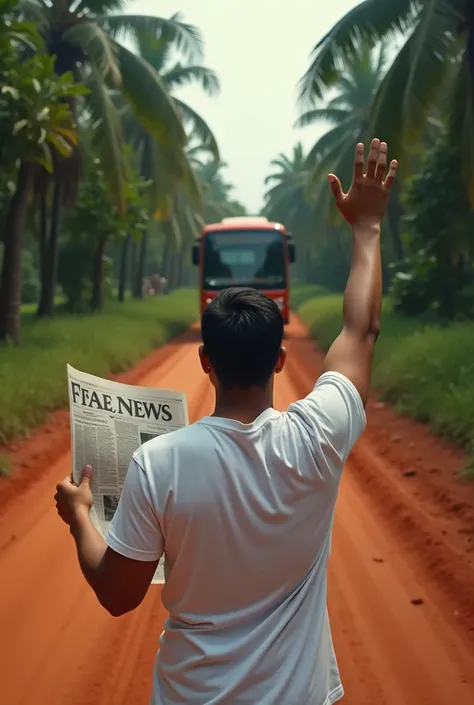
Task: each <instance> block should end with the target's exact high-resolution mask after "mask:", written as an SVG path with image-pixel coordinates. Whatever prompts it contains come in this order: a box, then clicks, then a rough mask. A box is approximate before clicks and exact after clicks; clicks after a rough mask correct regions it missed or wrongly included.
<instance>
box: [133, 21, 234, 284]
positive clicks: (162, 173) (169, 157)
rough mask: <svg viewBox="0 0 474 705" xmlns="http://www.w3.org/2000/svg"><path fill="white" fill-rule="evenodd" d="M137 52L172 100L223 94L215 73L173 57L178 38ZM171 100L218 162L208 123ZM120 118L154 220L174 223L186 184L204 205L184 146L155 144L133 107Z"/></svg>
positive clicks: (146, 44) (139, 273)
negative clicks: (183, 91) (183, 94)
mask: <svg viewBox="0 0 474 705" xmlns="http://www.w3.org/2000/svg"><path fill="white" fill-rule="evenodd" d="M177 18H178V16H177V15H173V16H172V17H171V18H170V22H174V21H177ZM138 48H139V53H140V56H141V57H142V59H143V60H144V61H146V62H147V63H148V64H149V65H150V66H151V67H152V68H153V70H154V71H155V72H156V73H157V75H159V76H160V79H161V82H162V84H163V86H164V87H165V88H166V90H167V91H168V93H169V95H170V96H172V94H173V91H174V90H175V89H176V88H177V87H181V86H184V85H186V84H190V83H195V84H198V85H200V86H201V87H202V89H203V90H204V91H205V92H206V93H207V94H208V95H209V96H213V95H216V94H217V93H218V92H219V88H220V87H219V80H218V78H217V75H216V73H215V72H214V71H213V70H211V69H209V68H207V67H205V66H202V65H200V64H194V63H189V61H186V55H184V56H183V57H182V58H181V60H180V61H176V59H175V58H174V54H175V52H176V49H177V48H178V49H179V46H178V47H177V46H176V39H175V37H170V36H168V35H166V36H163V37H162V38H161V39H160V40H159V41H155V42H150V41H149V40H148V39H147V38H142V39H140V40H139V42H138ZM183 59H184V63H183ZM172 100H173V102H174V104H175V106H176V108H177V110H178V113H179V115H180V116H181V119H182V121H183V124H184V126H185V127H186V128H187V129H188V130H190V131H191V134H192V135H193V137H194V139H195V140H197V141H198V143H199V149H200V150H204V151H206V152H210V153H211V154H212V155H213V157H214V158H216V159H217V158H218V157H219V149H218V146H217V141H216V139H215V137H214V135H213V133H212V130H211V128H210V127H209V125H208V124H207V123H206V121H205V120H203V118H202V117H201V116H200V115H199V114H198V113H197V112H196V111H194V110H193V109H192V108H191V107H190V106H189V105H188V104H187V103H185V102H184V101H182V100H179V99H178V98H176V96H172ZM120 114H121V117H122V122H123V126H124V132H125V136H126V138H127V141H128V142H129V143H130V144H131V145H132V146H133V148H134V149H135V151H136V153H137V156H138V158H139V160H140V172H141V176H142V177H143V179H145V181H147V182H148V184H149V198H150V211H151V213H152V214H153V215H154V217H155V218H156V219H158V220H161V221H166V220H168V219H169V218H171V215H172V209H173V206H174V203H175V196H176V193H177V189H178V187H179V185H181V184H184V186H185V188H186V189H187V190H188V192H189V194H190V195H191V196H193V197H194V199H195V201H196V203H197V204H199V203H200V201H201V193H200V189H199V185H198V183H197V181H196V178H195V174H194V171H193V169H192V163H191V161H190V159H189V156H188V152H187V150H186V149H184V147H183V145H182V144H179V143H178V144H171V145H164V144H163V143H162V142H159V141H157V140H156V138H155V136H154V135H153V134H151V133H150V132H149V131H147V130H146V129H144V128H143V126H142V125H140V123H139V121H138V120H137V119H136V117H135V116H134V115H133V113H132V110H131V106H129V105H125V106H123V107H122V108H121V110H120ZM148 237H149V232H146V233H144V235H143V237H142V240H141V245H140V254H139V258H138V266H137V270H136V273H135V285H134V295H135V296H136V297H140V296H141V295H142V280H143V274H144V268H145V264H146V257H147V246H148Z"/></svg>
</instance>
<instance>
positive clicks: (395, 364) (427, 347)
mask: <svg viewBox="0 0 474 705" xmlns="http://www.w3.org/2000/svg"><path fill="white" fill-rule="evenodd" d="M298 315H299V316H300V317H301V318H302V320H303V321H304V322H305V323H306V324H307V325H308V328H309V331H310V335H311V337H312V338H314V339H315V340H317V341H318V344H319V345H320V346H321V348H322V349H323V350H327V349H328V348H329V346H330V345H331V343H332V341H333V340H334V338H335V337H336V336H337V335H338V333H339V331H340V330H341V326H342V297H341V296H339V295H336V296H328V297H324V298H319V299H313V300H309V301H306V303H304V304H303V305H302V306H301V307H300V309H299V310H298ZM373 384H374V387H375V388H376V389H377V390H378V391H379V393H380V394H381V397H382V398H383V399H384V400H385V401H387V402H389V403H391V404H392V405H393V406H394V407H395V409H396V410H397V411H398V412H399V413H401V414H404V415H406V416H410V417H411V418H414V419H416V420H418V421H424V422H426V423H428V424H429V425H430V427H431V429H432V431H433V432H434V433H436V434H438V435H440V436H443V437H445V438H447V439H449V440H450V441H452V442H454V443H456V444H457V445H458V446H460V447H462V448H463V449H464V450H466V451H467V452H468V453H470V454H471V455H473V454H474V324H473V323H456V324H453V325H450V326H448V327H442V326H433V325H431V326H425V325H423V324H422V323H421V322H420V321H419V320H417V319H411V318H404V317H402V316H399V315H397V314H395V313H393V311H392V310H391V307H390V302H389V301H388V300H386V301H384V310H383V315H382V331H381V334H380V337H379V340H378V341H377V345H376V347H375V357H374V369H373ZM463 474H464V476H470V477H474V458H473V460H472V461H470V462H469V463H468V464H467V466H466V468H465V471H464V473H463Z"/></svg>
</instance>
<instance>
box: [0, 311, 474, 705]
mask: <svg viewBox="0 0 474 705" xmlns="http://www.w3.org/2000/svg"><path fill="white" fill-rule="evenodd" d="M197 340H198V332H197V330H196V329H194V330H192V331H191V332H190V333H188V334H186V335H185V336H183V337H181V338H180V339H178V340H176V341H174V342H173V343H171V344H170V345H168V346H166V347H164V348H163V349H161V350H159V351H157V352H155V353H153V354H152V355H151V356H149V357H148V358H147V359H146V360H145V361H143V362H142V363H141V364H140V365H139V366H138V367H137V368H135V369H134V370H133V371H131V372H129V373H127V374H126V375H122V376H121V377H120V379H122V380H123V381H127V382H131V383H132V382H133V383H135V384H136V383H140V384H144V385H147V386H161V387H169V388H175V389H183V390H185V391H186V393H187V395H188V404H189V411H190V417H191V420H194V419H196V418H198V417H199V416H202V415H203V414H204V413H207V412H208V411H209V410H210V409H211V407H212V400H213V397H212V391H211V389H210V388H209V385H208V381H207V378H205V377H203V375H202V374H201V373H200V370H199V365H198V361H197V354H196V347H197ZM286 345H287V348H288V352H289V360H288V365H287V369H286V371H285V372H284V373H283V374H282V375H281V376H280V377H279V378H278V381H277V387H276V396H275V404H276V406H277V407H278V408H285V407H286V406H287V405H288V403H289V402H290V401H292V400H294V399H295V398H297V397H298V396H301V395H303V394H305V393H307V392H308V391H309V390H310V388H311V386H312V384H313V382H314V379H315V377H316V375H317V373H318V369H319V367H320V362H321V357H320V355H319V354H318V353H317V351H315V350H314V347H313V346H312V344H311V343H310V342H309V341H308V339H307V337H306V331H305V329H304V327H303V326H302V324H301V323H299V322H298V321H297V320H294V321H293V323H292V324H291V326H290V327H289V328H288V333H287V340H286ZM368 413H369V426H368V430H367V431H366V433H365V435H364V436H363V438H362V439H361V441H360V442H359V443H358V445H357V447H356V448H355V449H354V452H353V454H352V456H351V458H350V460H349V462H348V464H347V467H346V470H345V475H344V479H343V483H342V489H341V494H340V498H339V501H338V506H337V513H336V522H335V528H334V541H333V552H332V557H331V561H330V569H329V611H330V616H331V622H332V628H333V635H334V641H335V645H336V651H337V653H338V658H339V663H340V667H341V672H342V677H343V681H344V685H345V689H346V698H345V700H344V702H345V703H347V705H456V704H457V703H459V705H461V704H462V705H467V703H474V589H473V586H474V509H473V508H474V487H473V486H472V485H464V484H462V483H460V482H459V481H458V480H457V474H458V470H459V468H460V466H461V464H462V462H463V457H462V455H461V454H460V453H459V452H457V451H454V450H452V449H451V448H450V447H449V446H447V445H446V444H444V443H442V442H441V441H439V440H437V439H434V438H433V437H431V436H430V435H429V434H428V433H427V431H426V429H424V428H423V427H421V426H418V425H416V424H414V423H412V422H410V421H407V420H404V419H400V418H398V417H396V416H395V415H394V414H393V413H392V412H391V411H390V409H388V408H386V407H385V406H384V405H381V404H380V403H378V402H377V401H376V400H375V399H374V400H373V401H371V403H370V404H369V409H368ZM68 433H69V429H68V415H67V412H64V411H61V412H58V413H57V414H54V415H53V416H52V418H51V420H50V422H49V423H48V424H46V425H45V426H44V427H42V428H41V429H38V431H37V432H36V433H35V434H33V435H32V437H31V438H30V439H29V440H27V441H25V442H22V443H19V444H17V446H16V447H13V448H12V447H10V449H9V450H10V451H12V452H13V462H14V468H15V473H14V477H13V478H11V479H8V480H2V481H1V483H0V575H1V576H2V577H1V588H0V634H1V635H2V636H1V639H0V702H1V703H2V705H147V703H148V698H149V695H150V687H151V675H152V669H153V662H154V658H155V653H156V649H157V643H158V636H159V633H160V631H161V629H162V625H163V620H164V618H165V613H164V611H163V608H162V607H161V603H160V588H159V586H153V587H152V588H150V590H149V593H148V596H147V598H146V600H145V602H144V604H143V605H142V606H141V607H140V608H139V609H138V610H136V611H135V612H134V613H133V614H131V615H127V616H125V617H122V618H120V619H113V618H112V617H110V616H108V615H107V614H106V613H105V612H104V611H103V610H102V609H101V608H100V606H99V605H98V604H97V603H96V601H95V597H94V596H93V594H92V593H91V591H90V589H89V588H88V587H87V585H86V584H85V582H84V581H83V579H82V576H81V575H80V572H79V569H78V567H77V563H76V557H75V552H74V546H73V544H72V540H71V538H70V536H69V534H68V532H67V530H66V529H65V527H64V525H63V524H62V523H61V522H60V521H59V519H58V518H57V516H56V514H55V509H54V503H53V499H52V497H53V494H54V487H55V484H56V483H57V481H58V480H59V479H62V477H64V476H65V475H66V474H68V472H69V471H70V456H69V453H68V445H69V435H68ZM282 705H296V704H294V703H282ZM302 705H303V704H302Z"/></svg>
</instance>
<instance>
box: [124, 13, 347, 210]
mask: <svg viewBox="0 0 474 705" xmlns="http://www.w3.org/2000/svg"><path fill="white" fill-rule="evenodd" d="M358 2H360V0H199V1H197V0H160V1H159V2H156V1H155V2H153V1H152V0H134V2H132V3H131V4H130V5H129V10H128V11H129V12H136V13H139V14H150V15H159V16H162V17H169V16H170V15H171V14H173V13H174V12H178V11H182V12H183V13H184V16H185V19H186V20H187V21H188V22H191V23H193V24H196V25H198V26H199V28H200V29H201V31H202V33H203V35H204V40H205V51H206V54H205V60H204V63H205V64H206V65H207V66H209V67H210V68H213V69H215V70H216V71H217V73H218V75H219V78H220V80H221V84H222V91H221V94H220V96H219V97H216V98H207V97H206V96H205V95H203V93H202V91H200V90H199V89H197V88H186V89H183V90H182V91H181V95H182V97H183V98H185V99H186V100H187V101H188V102H189V104H190V105H192V107H193V108H194V109H195V110H197V111H198V112H199V113H200V114H201V115H202V116H203V117H204V118H205V119H206V120H207V121H208V123H209V124H210V126H211V128H212V129H213V131H214V133H215V135H216V137H217V140H218V142H219V147H220V149H221V155H222V159H223V160H224V161H226V162H227V163H228V164H229V168H228V170H227V173H226V176H227V177H228V179H229V181H231V182H232V183H233V184H234V185H235V191H234V196H235V197H236V198H238V199H239V200H240V201H242V203H244V205H245V206H246V207H247V208H248V209H249V211H250V212H257V211H258V210H259V209H260V207H261V205H262V201H263V193H264V183H263V182H264V179H265V176H266V175H267V174H268V173H269V163H270V161H271V160H272V159H273V158H274V157H275V156H276V155H277V154H278V153H279V152H285V153H290V152H291V149H292V147H293V145H294V144H295V143H296V142H297V141H298V140H301V141H302V142H303V144H304V145H305V147H306V148H309V147H311V146H312V144H313V143H314V142H315V140H316V139H317V137H318V136H319V135H320V134H322V132H324V131H325V130H324V126H322V127H319V126H318V127H316V126H314V127H307V128H304V129H301V130H293V128H292V125H293V123H294V120H295V118H296V117H297V116H298V114H297V111H296V96H297V90H296V85H297V83H298V81H299V79H300V78H301V76H302V75H303V74H304V72H305V71H306V69H307V67H308V64H309V56H310V53H311V50H312V48H313V47H314V45H315V44H316V42H317V41H318V40H319V39H320V38H321V37H322V36H323V34H325V33H326V32H327V30H328V29H330V28H331V27H332V25H333V24H334V23H335V22H336V21H337V20H338V19H339V18H340V17H341V16H342V15H344V14H345V13H346V12H347V11H348V10H350V9H351V8H352V7H354V6H355V5H357V4H358Z"/></svg>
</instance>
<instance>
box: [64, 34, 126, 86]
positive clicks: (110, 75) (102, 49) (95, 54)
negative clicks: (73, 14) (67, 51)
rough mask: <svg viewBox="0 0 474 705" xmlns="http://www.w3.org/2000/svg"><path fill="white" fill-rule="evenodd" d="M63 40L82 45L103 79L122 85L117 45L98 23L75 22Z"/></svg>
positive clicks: (114, 84)
mask: <svg viewBox="0 0 474 705" xmlns="http://www.w3.org/2000/svg"><path fill="white" fill-rule="evenodd" d="M63 41H64V42H68V43H70V44H73V45H76V46H80V47H81V49H82V50H83V52H84V53H85V54H86V55H87V57H88V59H89V61H90V63H91V65H92V66H93V67H94V69H95V70H96V71H97V72H98V73H99V75H101V76H102V77H103V80H105V81H107V82H109V83H110V84H111V85H113V86H116V87H118V86H120V85H121V82H122V77H121V74H120V69H119V65H118V61H117V50H116V45H115V43H114V42H113V41H111V40H110V38H109V37H108V36H107V34H106V33H105V32H104V30H103V29H101V28H100V27H99V26H98V25H97V24H95V23H94V22H80V23H78V24H74V25H72V27H69V29H67V30H66V31H65V32H63Z"/></svg>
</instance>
